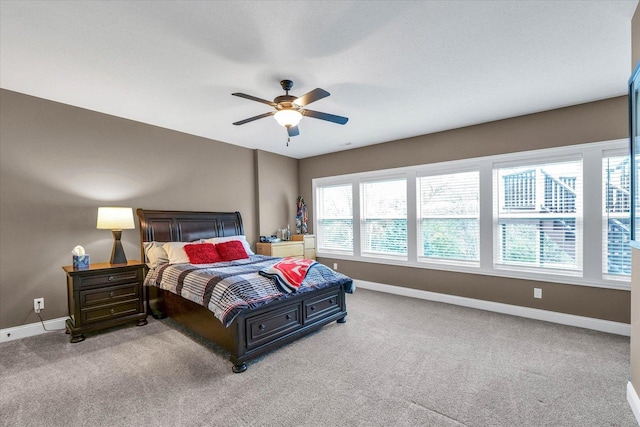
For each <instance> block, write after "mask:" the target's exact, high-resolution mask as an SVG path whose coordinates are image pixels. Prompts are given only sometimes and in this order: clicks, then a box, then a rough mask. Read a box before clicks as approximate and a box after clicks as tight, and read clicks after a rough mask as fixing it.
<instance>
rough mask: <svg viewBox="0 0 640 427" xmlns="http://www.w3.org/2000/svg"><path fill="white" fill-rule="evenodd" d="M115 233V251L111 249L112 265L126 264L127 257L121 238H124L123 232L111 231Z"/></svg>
mask: <svg viewBox="0 0 640 427" xmlns="http://www.w3.org/2000/svg"><path fill="white" fill-rule="evenodd" d="M111 233H113V249H111V260H110V261H109V262H110V263H111V264H126V263H127V257H126V255H125V254H124V248H123V247H122V242H121V241H120V238H121V237H122V230H111Z"/></svg>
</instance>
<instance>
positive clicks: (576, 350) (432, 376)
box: [0, 289, 637, 427]
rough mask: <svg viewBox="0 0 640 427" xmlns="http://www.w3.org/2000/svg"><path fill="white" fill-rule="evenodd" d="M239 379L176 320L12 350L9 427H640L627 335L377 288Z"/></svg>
mask: <svg viewBox="0 0 640 427" xmlns="http://www.w3.org/2000/svg"><path fill="white" fill-rule="evenodd" d="M347 309H348V312H349V315H348V316H347V323H345V324H337V323H332V324H330V325H327V326H325V327H324V328H323V329H321V330H320V331H319V332H317V333H314V334H312V335H310V336H308V337H306V338H304V339H302V340H299V341H297V342H295V343H293V344H291V345H289V346H287V347H285V348H283V349H280V350H277V351H274V352H272V353H270V354H267V355H265V356H263V357H262V358H260V359H258V360H256V361H254V362H251V363H249V364H248V366H249V369H248V370H247V372H245V373H243V374H234V373H232V372H231V363H230V362H229V361H228V359H227V355H226V354H225V353H224V352H223V351H222V350H220V349H218V348H217V347H215V346H212V345H209V344H207V343H205V342H203V341H202V340H199V339H197V338H196V337H193V336H191V335H190V334H187V333H186V332H185V331H183V330H182V329H181V328H180V327H179V326H177V325H176V324H175V323H173V322H172V321H171V320H163V321H157V320H153V319H151V320H150V322H149V324H148V325H147V326H143V327H136V326H125V327H120V328H113V329H111V330H108V331H105V332H102V333H94V334H87V339H86V340H85V341H84V342H81V343H78V344H70V343H69V342H68V337H67V336H66V335H65V334H64V332H53V333H48V334H44V335H39V336H36V337H31V338H25V339H22V340H17V341H12V342H8V343H4V344H2V345H0V425H3V426H85V425H86V426H137V425H153V426H218V425H224V426H580V427H584V426H598V427H600V426H637V424H636V422H635V419H634V417H633V414H632V412H631V409H630V408H629V406H628V403H627V401H626V394H625V393H626V385H627V382H628V374H629V338H628V337H621V336H617V335H609V334H604V333H600V332H594V331H589V330H585V329H579V328H573V327H567V326H560V325H555V324H550V323H545V322H540V321H534V320H528V319H522V318H518V317H511V316H507V315H501V314H496V313H490V312H485V311H480V310H473V309H468V308H462V307H456V306H451V305H446V304H440V303H434V302H428V301H422V300H415V299H411V298H405V297H399V296H394V295H388V294H383V293H378V292H373V291H368V290H362V289H359V290H357V291H356V292H355V293H354V294H353V295H348V298H347Z"/></svg>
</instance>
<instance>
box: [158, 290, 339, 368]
mask: <svg viewBox="0 0 640 427" xmlns="http://www.w3.org/2000/svg"><path fill="white" fill-rule="evenodd" d="M153 291H155V292H148V293H147V294H148V295H150V298H151V300H150V303H149V305H150V309H151V310H152V312H153V313H154V316H158V315H159V316H169V317H171V318H172V319H173V320H175V321H176V322H178V323H180V324H182V325H184V326H185V327H187V328H188V329H190V330H191V331H193V332H195V333H196V334H198V335H200V336H201V337H203V338H205V339H207V340H209V341H211V342H214V343H216V344H217V345H219V346H220V347H222V348H224V349H225V350H226V351H227V352H229V359H230V360H231V362H232V363H233V367H232V370H233V372H236V373H240V372H244V371H246V370H247V365H246V362H248V361H250V360H252V359H254V358H256V357H258V356H260V355H262V354H264V353H267V352H269V351H272V350H275V349H277V348H279V347H281V346H283V345H286V344H287V343H290V342H292V341H295V340H297V339H298V338H300V337H302V336H304V335H307V334H309V333H311V332H313V331H315V330H317V329H319V328H321V327H322V326H324V325H326V324H328V323H331V322H333V321H337V322H339V323H344V322H345V321H346V316H347V310H346V301H345V291H344V288H343V286H341V285H334V286H330V287H327V288H324V289H321V290H316V291H311V292H305V293H302V294H299V295H294V296H290V297H288V298H286V299H283V300H281V301H275V302H271V303H269V304H267V305H265V306H262V307H260V308H258V309H247V310H244V311H242V312H241V313H240V314H239V315H238V317H237V318H236V319H235V320H234V321H233V323H232V324H231V325H229V327H228V328H225V327H224V326H223V325H222V323H221V322H220V321H219V320H218V319H216V318H215V317H214V316H213V313H211V312H210V311H209V310H208V309H206V308H205V307H202V306H200V305H198V304H196V303H194V302H192V301H189V300H186V299H184V298H182V297H179V296H177V295H174V294H172V293H170V292H166V291H163V290H160V289H156V288H154V289H153ZM152 294H157V296H156V297H155V298H154V296H153V295H152Z"/></svg>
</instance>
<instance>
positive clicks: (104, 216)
mask: <svg viewBox="0 0 640 427" xmlns="http://www.w3.org/2000/svg"><path fill="white" fill-rule="evenodd" d="M97 228H98V229H100V230H111V232H112V233H113V249H112V250H111V261H109V262H110V263H111V264H125V263H126V262H127V257H126V256H125V254H124V249H123V248H122V242H121V241H120V238H121V237H122V230H128V229H132V228H135V224H134V223H133V209H131V208H98V225H97Z"/></svg>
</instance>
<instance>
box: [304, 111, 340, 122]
mask: <svg viewBox="0 0 640 427" xmlns="http://www.w3.org/2000/svg"><path fill="white" fill-rule="evenodd" d="M302 114H304V115H305V116H308V117H313V118H314V119H320V120H326V121H328V122H332V123H337V124H339V125H343V124H345V123H347V122H348V121H349V118H347V117H342V116H336V115H335V114H329V113H321V112H320V111H313V110H302Z"/></svg>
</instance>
